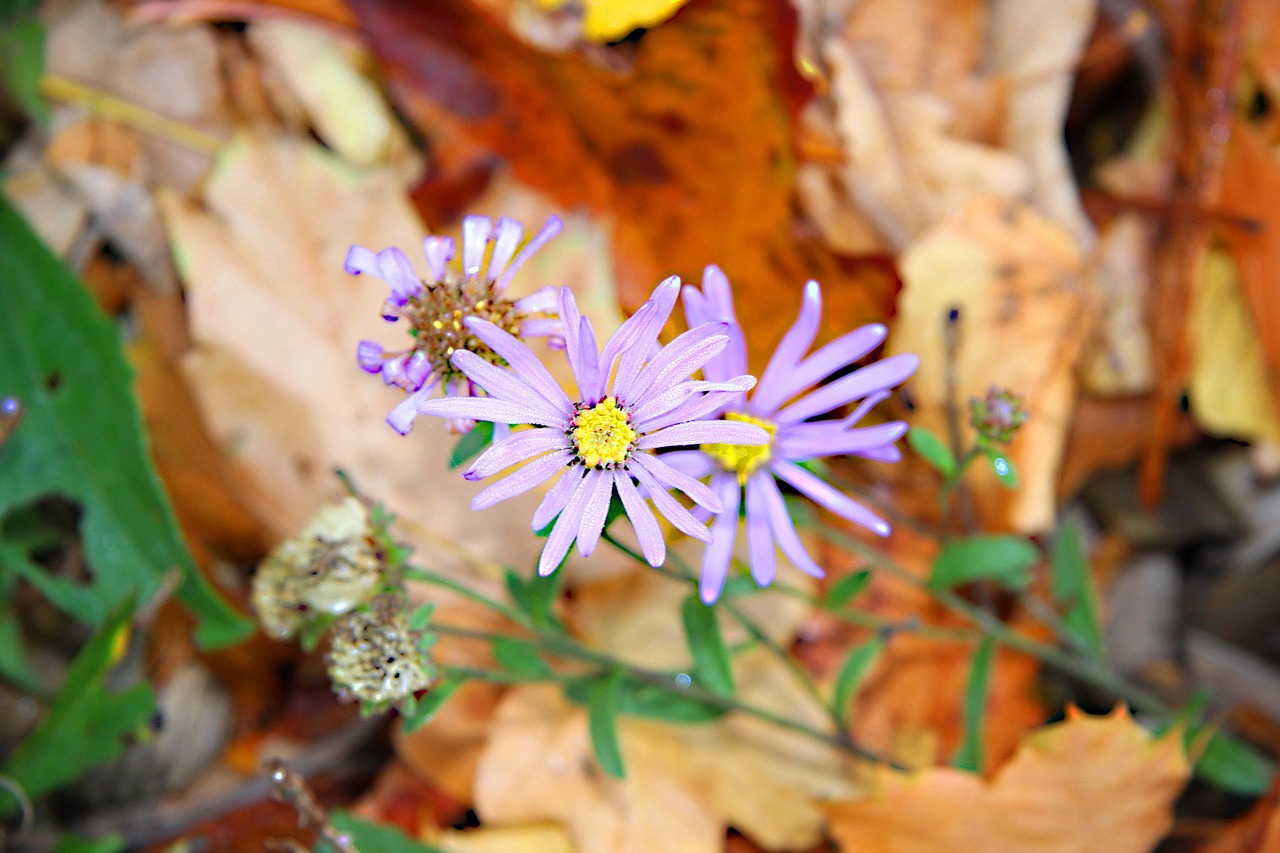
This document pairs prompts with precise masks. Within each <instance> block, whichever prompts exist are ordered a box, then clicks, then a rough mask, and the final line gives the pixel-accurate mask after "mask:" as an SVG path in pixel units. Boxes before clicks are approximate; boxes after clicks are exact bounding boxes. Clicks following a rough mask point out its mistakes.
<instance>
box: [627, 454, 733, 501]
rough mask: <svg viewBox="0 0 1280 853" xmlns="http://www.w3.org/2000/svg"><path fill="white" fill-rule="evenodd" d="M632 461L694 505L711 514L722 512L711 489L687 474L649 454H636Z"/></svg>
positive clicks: (717, 499)
mask: <svg viewBox="0 0 1280 853" xmlns="http://www.w3.org/2000/svg"><path fill="white" fill-rule="evenodd" d="M632 459H633V461H634V462H635V463H636V464H637V465H639V466H640V467H641V468H644V469H645V470H646V471H648V472H649V473H650V474H652V475H653V478H654V479H655V480H657V481H658V482H659V483H661V484H662V485H664V486H666V487H667V488H670V489H679V490H680V491H682V492H684V493H685V494H686V495H688V496H689V497H691V498H693V501H694V503H697V504H701V505H702V506H704V507H706V508H707V509H709V510H711V511H712V512H724V511H725V510H724V507H723V506H721V504H720V499H719V498H717V497H716V495H715V493H714V492H713V491H711V489H709V488H707V487H706V486H705V485H704V484H702V483H701V482H699V481H697V480H695V479H694V478H692V477H690V476H689V475H688V474H686V473H684V472H683V471H680V470H678V469H676V468H673V467H672V466H670V465H668V464H667V463H666V462H663V461H662V460H661V459H659V458H658V457H657V456H654V455H653V454H651V453H637V454H636V455H635V456H633V457H632Z"/></svg>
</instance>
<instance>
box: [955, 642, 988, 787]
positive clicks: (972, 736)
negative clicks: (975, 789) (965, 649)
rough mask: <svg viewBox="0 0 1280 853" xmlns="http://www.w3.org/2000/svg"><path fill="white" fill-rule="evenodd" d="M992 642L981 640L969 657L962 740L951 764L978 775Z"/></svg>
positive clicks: (980, 765) (980, 766) (980, 762)
mask: <svg viewBox="0 0 1280 853" xmlns="http://www.w3.org/2000/svg"><path fill="white" fill-rule="evenodd" d="M995 653H996V641H995V640H994V639H993V638H991V637H983V638H982V642H981V643H979V644H978V650H977V651H976V652H975V653H974V655H973V664H972V666H971V667H970V669H969V681H968V683H967V684H966V685H965V688H964V739H963V740H961V741H960V746H959V748H957V749H956V754H955V756H953V757H952V759H951V764H952V766H954V767H958V768H959V769H961V770H968V771H970V772H973V773H981V772H982V730H983V725H984V723H985V721H986V710H987V691H988V689H989V688H990V686H991V665H992V663H993V662H994V661H995Z"/></svg>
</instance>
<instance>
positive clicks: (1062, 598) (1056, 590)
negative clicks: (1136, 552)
mask: <svg viewBox="0 0 1280 853" xmlns="http://www.w3.org/2000/svg"><path fill="white" fill-rule="evenodd" d="M1049 567H1050V578H1051V580H1052V584H1053V600H1054V602H1055V603H1056V604H1057V605H1058V606H1059V607H1060V608H1062V612H1063V617H1062V618H1063V621H1065V622H1066V623H1067V627H1069V628H1070V629H1071V630H1072V632H1073V633H1074V634H1075V635H1076V637H1078V638H1079V640H1080V642H1081V643H1082V644H1083V646H1084V649H1085V650H1086V651H1087V652H1088V653H1089V654H1090V655H1091V656H1093V657H1094V658H1096V659H1097V660H1102V659H1103V658H1104V657H1105V656H1106V654H1105V651H1104V649H1103V645H1102V628H1101V626H1100V625H1099V623H1098V593H1097V591H1096V590H1095V589H1094V587H1093V577H1092V576H1091V575H1090V573H1089V561H1088V560H1087V559H1086V558H1085V554H1084V546H1083V544H1081V542H1080V531H1079V530H1078V529H1077V528H1076V527H1075V525H1065V526H1064V527H1063V528H1062V529H1061V530H1059V531H1058V535H1057V536H1056V537H1054V540H1053V548H1052V550H1051V551H1050V552H1049Z"/></svg>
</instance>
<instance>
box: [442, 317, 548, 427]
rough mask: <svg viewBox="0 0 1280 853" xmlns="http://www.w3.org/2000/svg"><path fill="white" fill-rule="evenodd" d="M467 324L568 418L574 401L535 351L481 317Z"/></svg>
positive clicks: (531, 386)
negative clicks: (571, 400)
mask: <svg viewBox="0 0 1280 853" xmlns="http://www.w3.org/2000/svg"><path fill="white" fill-rule="evenodd" d="M466 324H467V328H468V329H470V330H471V332H472V334H474V335H475V336H476V337H477V338H479V339H480V340H481V341H483V342H484V343H485V344H486V345H488V347H489V348H490V349H491V350H493V351H494V352H496V353H497V354H498V355H500V356H502V358H503V359H505V360H506V362H507V364H508V365H509V366H510V367H511V369H512V370H513V371H515V374H516V376H519V377H520V378H521V379H523V380H524V381H525V382H526V383H527V384H528V385H529V387H530V389H532V390H533V391H535V392H537V393H538V394H539V395H540V396H541V397H542V398H543V399H544V400H546V401H547V402H549V403H551V404H552V405H553V406H555V407H556V409H557V410H559V411H561V412H563V413H564V415H565V417H568V416H569V415H570V414H572V413H573V404H572V403H570V402H569V398H568V397H567V396H566V395H565V393H564V391H563V390H562V389H561V388H560V384H559V383H558V382H556V381H555V379H553V378H552V377H551V373H550V372H549V371H548V370H547V368H546V367H545V366H544V365H543V364H542V362H541V361H539V360H538V357H537V356H536V355H534V354H533V351H532V350H530V349H529V348H528V347H527V346H525V345H524V344H523V343H522V342H521V341H519V340H518V339H517V338H516V337H515V336H514V335H512V334H510V333H508V332H506V331H504V330H502V329H499V328H498V327H497V326H495V325H494V324H493V323H490V322H489V321H488V320H481V319H479V318H478V317H468V318H467V320H466Z"/></svg>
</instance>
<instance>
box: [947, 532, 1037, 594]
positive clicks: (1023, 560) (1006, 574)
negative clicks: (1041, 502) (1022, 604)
mask: <svg viewBox="0 0 1280 853" xmlns="http://www.w3.org/2000/svg"><path fill="white" fill-rule="evenodd" d="M1039 559H1040V552H1039V551H1038V550H1037V549H1036V546H1035V545H1033V544H1031V542H1030V541H1029V540H1027V539H1024V538H1023V537H1021V536H974V537H971V538H968V539H951V540H949V541H948V542H947V543H946V544H945V545H943V546H942V551H941V552H940V553H939V554H938V556H937V558H935V559H934V561H933V573H932V574H931V575H930V577H929V586H931V587H932V588H934V589H947V588H949V587H953V586H959V585H960V584H965V583H972V582H973V581H981V580H989V581H995V582H996V583H998V584H1000V585H1001V586H1003V587H1005V588H1007V589H1012V590H1021V589H1025V588H1026V587H1027V585H1028V584H1030V583H1031V567H1032V566H1034V565H1035V564H1036V563H1037V562H1038V561H1039Z"/></svg>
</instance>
